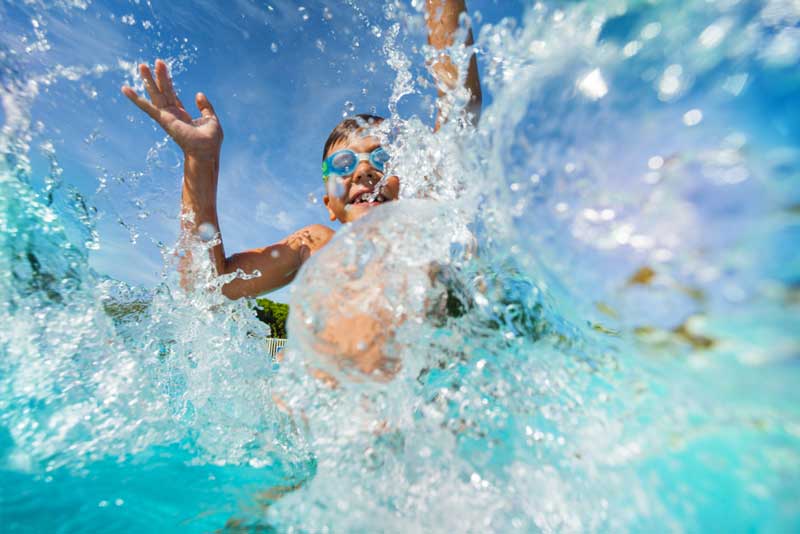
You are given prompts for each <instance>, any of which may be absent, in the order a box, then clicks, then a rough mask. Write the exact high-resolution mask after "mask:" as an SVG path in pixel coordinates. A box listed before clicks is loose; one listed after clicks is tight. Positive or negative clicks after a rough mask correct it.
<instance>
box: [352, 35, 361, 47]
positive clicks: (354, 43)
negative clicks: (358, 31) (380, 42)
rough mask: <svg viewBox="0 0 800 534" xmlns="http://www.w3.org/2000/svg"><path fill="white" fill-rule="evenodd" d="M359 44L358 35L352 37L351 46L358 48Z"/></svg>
mask: <svg viewBox="0 0 800 534" xmlns="http://www.w3.org/2000/svg"><path fill="white" fill-rule="evenodd" d="M359 46H361V41H359V40H358V37H353V48H358V47H359Z"/></svg>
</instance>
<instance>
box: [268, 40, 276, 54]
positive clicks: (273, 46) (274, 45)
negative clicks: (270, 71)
mask: <svg viewBox="0 0 800 534" xmlns="http://www.w3.org/2000/svg"><path fill="white" fill-rule="evenodd" d="M269 49H270V50H272V52H273V53H277V52H278V43H276V42H273V43H272V44H271V45H269Z"/></svg>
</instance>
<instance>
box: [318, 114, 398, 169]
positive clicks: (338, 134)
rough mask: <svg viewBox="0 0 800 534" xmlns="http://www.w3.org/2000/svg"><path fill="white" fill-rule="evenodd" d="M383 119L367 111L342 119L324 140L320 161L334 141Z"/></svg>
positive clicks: (323, 159)
mask: <svg viewBox="0 0 800 534" xmlns="http://www.w3.org/2000/svg"><path fill="white" fill-rule="evenodd" d="M383 120H384V119H383V117H379V116H378V115H369V114H367V113H359V114H358V115H356V116H355V117H350V118H347V119H344V120H343V121H342V122H340V123H339V124H337V125H336V128H334V129H333V131H331V134H330V135H329V136H328V140H327V141H325V148H323V149H322V161H325V155H326V154H327V153H328V150H330V148H331V147H332V146H333V145H334V144H335V143H336V142H338V141H341V140H342V139H345V138H347V137H350V134H352V133H353V132H356V131H358V130H360V129H361V128H363V127H364V126H377V125H378V124H380V123H381V122H383Z"/></svg>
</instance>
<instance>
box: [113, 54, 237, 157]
mask: <svg viewBox="0 0 800 534" xmlns="http://www.w3.org/2000/svg"><path fill="white" fill-rule="evenodd" d="M139 74H140V75H141V77H142V81H144V86H145V89H146V90H147V94H148V95H149V96H150V101H149V102H148V101H147V99H145V98H143V97H141V96H139V95H138V94H137V93H136V91H134V90H133V89H132V88H131V87H129V86H127V85H124V86H122V93H123V94H124V95H125V96H127V97H128V98H129V99H130V100H131V101H132V102H133V103H134V104H136V105H137V106H138V107H139V109H141V110H142V111H144V112H145V113H147V114H148V115H149V116H150V117H151V118H152V119H153V120H154V121H156V122H157V123H158V124H159V125H160V126H161V127H162V128H163V129H164V131H165V132H167V133H168V134H169V136H170V137H172V139H173V140H175V142H176V143H178V146H180V147H181V148H182V149H183V152H184V154H185V155H186V156H187V157H189V156H191V157H195V158H198V159H214V158H217V157H219V151H220V147H221V146H222V138H223V134H222V126H221V125H220V123H219V119H218V118H217V114H216V113H215V112H214V108H213V107H212V106H211V102H209V101H208V98H206V96H205V95H204V94H203V93H197V95H196V96H195V103H196V104H197V109H199V110H200V117H198V118H196V119H193V118H192V116H191V115H189V112H187V111H186V108H185V107H184V106H183V103H182V102H181V100H180V98H178V95H177V94H176V93H175V88H174V87H173V85H172V79H171V78H170V75H169V71H168V69H167V65H166V63H164V62H163V61H161V60H160V59H159V60H156V64H155V74H156V77H155V79H153V74H152V72H151V71H150V68H149V67H148V66H147V65H145V64H141V65H139Z"/></svg>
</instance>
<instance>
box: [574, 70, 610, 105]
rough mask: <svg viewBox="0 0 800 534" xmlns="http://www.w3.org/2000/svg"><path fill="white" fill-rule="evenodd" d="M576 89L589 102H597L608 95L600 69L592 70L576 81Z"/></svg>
mask: <svg viewBox="0 0 800 534" xmlns="http://www.w3.org/2000/svg"><path fill="white" fill-rule="evenodd" d="M578 89H579V90H580V91H581V93H583V94H584V95H586V97H588V98H589V99H590V100H599V99H601V98H603V97H604V96H606V94H607V93H608V85H607V84H606V81H605V80H604V79H603V73H601V72H600V69H594V70H593V71H591V72H590V73H589V74H587V75H586V76H584V77H583V78H581V79H580V80H578Z"/></svg>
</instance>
